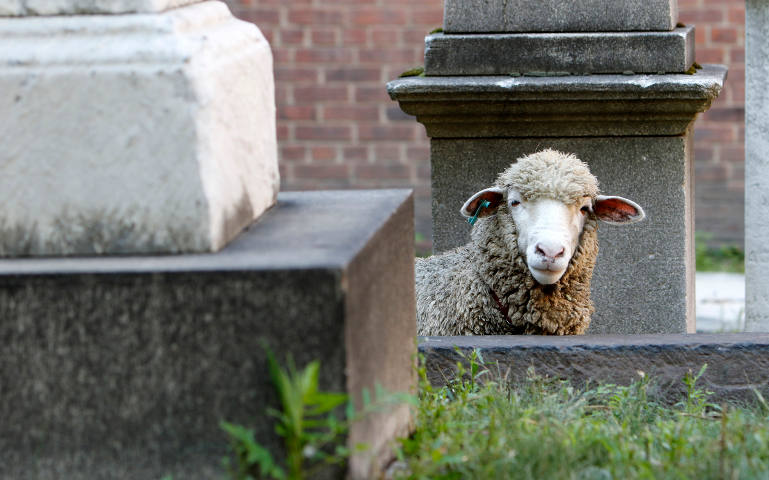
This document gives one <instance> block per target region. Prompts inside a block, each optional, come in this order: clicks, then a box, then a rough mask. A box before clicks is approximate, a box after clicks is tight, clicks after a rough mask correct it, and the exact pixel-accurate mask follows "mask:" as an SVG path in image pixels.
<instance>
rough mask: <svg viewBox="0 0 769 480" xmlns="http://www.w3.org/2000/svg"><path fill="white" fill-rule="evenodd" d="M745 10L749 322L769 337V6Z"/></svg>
mask: <svg viewBox="0 0 769 480" xmlns="http://www.w3.org/2000/svg"><path fill="white" fill-rule="evenodd" d="M745 6H746V15H745V21H746V24H745V56H746V60H745V66H746V78H745V302H746V304H745V320H746V328H747V329H748V330H750V331H759V332H769V277H767V275H766V272H767V269H769V246H768V245H767V242H766V239H767V238H769V216H768V215H767V214H766V212H767V209H769V113H768V112H769V92H768V91H767V79H769V6H768V5H767V4H766V2H763V1H759V0H747V2H746V3H745Z"/></svg>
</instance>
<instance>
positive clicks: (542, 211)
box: [461, 187, 645, 285]
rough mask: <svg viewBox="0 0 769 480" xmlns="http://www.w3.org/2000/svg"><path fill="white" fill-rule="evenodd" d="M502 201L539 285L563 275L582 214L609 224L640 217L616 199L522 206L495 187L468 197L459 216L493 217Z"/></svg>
mask: <svg viewBox="0 0 769 480" xmlns="http://www.w3.org/2000/svg"><path fill="white" fill-rule="evenodd" d="M505 201H507V210H508V211H509V212H510V213H509V215H511V217H512V220H513V222H514V223H515V226H516V230H517V231H518V240H517V241H518V251H519V252H521V253H523V254H524V255H525V257H526V264H527V265H528V267H529V271H531V275H532V276H533V277H534V279H535V280H536V281H537V282H539V283H540V284H543V285H549V284H553V283H555V282H557V281H558V280H560V279H561V277H562V276H563V274H564V273H566V269H567V268H568V267H569V262H570V261H571V257H572V256H573V255H574V252H575V251H576V249H577V245H578V244H579V240H580V236H581V235H582V230H583V228H584V227H585V221H586V220H587V217H588V215H594V216H595V218H597V219H598V220H602V221H604V222H607V223H611V224H615V225H624V224H630V223H635V222H638V221H641V220H643V219H644V217H645V214H644V211H643V209H642V208H641V207H640V206H639V205H638V204H636V203H635V202H632V201H630V200H628V199H625V198H622V197H615V196H603V195H598V196H597V197H596V198H595V199H593V198H591V197H589V196H585V197H583V198H582V199H580V200H579V201H578V202H576V203H573V204H569V205H567V204H564V203H563V202H561V201H558V200H554V199H551V198H539V199H536V200H528V201H526V200H524V199H523V197H522V196H521V195H520V194H519V193H518V192H517V191H515V190H513V189H510V190H507V191H505V190H503V189H501V188H499V187H491V188H487V189H485V190H481V191H480V192H478V193H476V194H475V195H473V196H472V197H470V199H469V200H467V202H465V204H464V205H463V206H462V210H461V213H462V215H464V216H465V217H470V218H475V217H477V218H482V217H486V216H489V215H496V214H498V213H499V212H498V209H499V206H500V205H502V204H503V202H505ZM471 223H472V222H471Z"/></svg>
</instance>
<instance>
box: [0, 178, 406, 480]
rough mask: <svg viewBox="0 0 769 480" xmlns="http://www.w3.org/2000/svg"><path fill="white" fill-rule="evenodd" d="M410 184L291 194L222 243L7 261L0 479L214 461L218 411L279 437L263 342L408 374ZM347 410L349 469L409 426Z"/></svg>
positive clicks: (159, 472)
mask: <svg viewBox="0 0 769 480" xmlns="http://www.w3.org/2000/svg"><path fill="white" fill-rule="evenodd" d="M413 244H414V229H413V200H412V196H411V194H410V192H409V191H405V190H376V191H345V192H312V193H283V194H281V195H280V196H279V199H278V205H277V206H276V207H275V208H273V209H272V210H271V211H270V212H268V213H267V214H266V215H265V216H263V217H262V218H261V219H260V220H259V221H258V222H257V223H255V224H254V225H253V226H251V228H250V229H249V230H248V231H247V232H245V233H244V234H242V235H241V236H240V237H238V238H237V240H235V241H234V242H233V243H232V244H230V245H229V246H228V247H227V248H225V249H224V250H222V251H221V252H218V253H216V254H190V255H180V256H154V257H147V256H142V257H135V256H125V257H114V256H113V257H104V258H78V259H74V258H58V259H51V258H46V259H41V258H31V259H7V260H0V310H2V313H1V314H0V315H2V318H3V319H4V320H3V322H0V336H2V338H3V339H4V347H3V349H2V351H0V358H2V361H0V384H1V385H3V388H2V390H0V412H2V413H3V422H0V478H14V479H19V480H25V479H38V480H45V479H60V478H67V479H72V480H78V479H94V478H110V479H137V478H142V479H145V478H146V479H149V478H161V477H163V476H164V475H173V478H180V479H181V478H183V479H193V480H194V479H204V478H205V479H209V478H220V477H221V476H222V475H223V472H222V471H221V458H222V456H223V455H224V454H225V453H226V447H227V441H226V438H225V436H224V435H223V432H222V431H221V430H220V428H219V426H218V425H219V422H220V421H221V420H228V421H233V422H236V423H241V424H244V425H250V426H253V427H254V428H255V429H256V436H257V439H258V440H259V441H262V442H266V443H267V444H268V445H269V446H270V447H271V448H273V449H275V448H277V445H278V443H279V442H278V439H277V438H276V436H275V433H274V430H273V421H272V419H268V417H266V416H265V415H264V412H265V408H266V407H267V406H268V405H275V401H276V397H275V394H274V390H273V387H272V386H271V384H270V380H269V376H268V374H267V366H266V360H265V354H264V351H263V349H262V342H266V343H267V344H268V345H269V346H270V347H271V349H272V350H273V351H274V352H275V353H276V355H277V357H278V358H279V359H281V360H282V359H284V358H285V355H286V354H289V353H290V354H292V355H293V357H294V358H295V360H296V363H297V365H300V366H301V365H304V364H306V363H307V362H309V361H311V360H316V359H319V360H320V361H321V364H322V365H321V371H320V378H321V384H322V388H324V389H330V390H334V391H348V392H351V393H352V394H353V395H354V396H355V397H356V398H357V400H360V393H361V391H362V388H363V387H367V388H369V389H370V390H372V391H373V387H374V385H375V383H378V384H381V385H382V386H383V387H385V388H386V389H387V390H388V391H408V390H409V389H411V388H412V387H413V386H414V380H415V378H414V370H413V368H412V367H413V361H414V350H415V344H414V338H415V336H416V321H415V300H414V282H413V275H414V267H413V265H414V246H413ZM408 422H409V412H408V409H407V408H406V407H405V406H402V407H401V408H398V409H396V410H394V411H390V412H385V413H382V414H380V415H377V416H375V417H372V418H369V419H368V420H367V423H358V424H355V425H354V427H353V430H352V432H351V433H350V436H349V439H348V442H349V444H350V446H352V445H354V444H355V443H358V442H365V443H368V444H369V445H370V446H371V449H370V450H369V451H368V452H367V453H366V452H364V453H362V454H356V455H355V456H354V458H353V460H352V462H351V465H350V472H349V475H350V477H351V478H361V479H363V478H371V477H372V476H373V473H372V471H373V470H372V468H376V467H379V466H381V463H382V462H383V461H384V460H385V458H386V457H387V455H388V454H389V446H388V445H387V444H386V442H388V441H389V440H390V439H392V438H393V437H394V436H395V435H396V434H399V435H402V434H404V433H406V428H407V424H408Z"/></svg>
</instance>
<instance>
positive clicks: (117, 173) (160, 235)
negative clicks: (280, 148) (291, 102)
mask: <svg viewBox="0 0 769 480" xmlns="http://www.w3.org/2000/svg"><path fill="white" fill-rule="evenodd" d="M184 4H190V5H184ZM173 7H179V8H173ZM2 15H5V16H6V17H5V18H0V125H2V128H0V144H2V145H3V147H2V149H0V255H4V256H26V255H71V254H105V253H107V254H109V253H160V252H174V253H179V252H204V251H213V250H218V249H220V248H221V247H223V246H224V245H225V244H226V243H227V242H228V241H230V240H231V239H232V238H234V237H235V236H236V235H237V234H238V233H239V232H240V231H241V230H242V229H243V228H244V227H245V226H247V225H249V224H250V223H251V222H253V220H254V219H255V218H256V217H258V216H259V215H260V214H261V213H262V212H263V211H265V210H266V209H267V208H269V207H270V206H272V205H273V204H274V203H275V199H276V195H277V192H278V187H279V177H278V166H277V143H276V134H275V100H274V86H273V76H272V54H271V52H270V47H269V45H268V44H267V41H266V40H265V39H264V37H263V36H262V34H261V32H260V31H259V29H258V28H256V27H255V26H254V25H252V24H250V23H247V22H242V21H239V20H236V19H235V18H234V17H233V16H232V15H231V14H230V12H229V10H228V9H227V7H226V6H225V5H224V4H222V3H219V2H202V3H194V2H193V1H191V0H95V1H94V0H56V1H50V0H0V16H2Z"/></svg>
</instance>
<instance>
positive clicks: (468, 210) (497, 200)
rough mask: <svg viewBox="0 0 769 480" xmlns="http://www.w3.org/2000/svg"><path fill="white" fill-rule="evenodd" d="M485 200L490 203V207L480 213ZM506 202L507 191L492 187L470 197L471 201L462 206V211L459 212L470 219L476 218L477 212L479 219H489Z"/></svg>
mask: <svg viewBox="0 0 769 480" xmlns="http://www.w3.org/2000/svg"><path fill="white" fill-rule="evenodd" d="M484 200H485V201H487V202H489V205H488V206H487V207H484V208H481V210H480V211H478V207H480V206H481V204H482V203H483V202H484ZM504 201H505V191H504V190H503V189H501V188H499V187H491V188H487V189H485V190H481V191H480V192H478V193H476V194H475V195H473V196H472V197H470V199H469V200H467V201H466V202H465V204H464V205H462V209H461V210H460V211H459V212H460V213H461V214H462V215H464V216H465V217H468V218H470V217H473V216H475V212H478V218H481V217H488V216H489V215H494V214H495V213H497V207H498V206H499V205H500V204H501V203H502V202H504Z"/></svg>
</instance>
